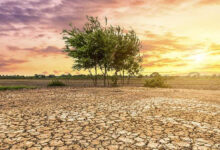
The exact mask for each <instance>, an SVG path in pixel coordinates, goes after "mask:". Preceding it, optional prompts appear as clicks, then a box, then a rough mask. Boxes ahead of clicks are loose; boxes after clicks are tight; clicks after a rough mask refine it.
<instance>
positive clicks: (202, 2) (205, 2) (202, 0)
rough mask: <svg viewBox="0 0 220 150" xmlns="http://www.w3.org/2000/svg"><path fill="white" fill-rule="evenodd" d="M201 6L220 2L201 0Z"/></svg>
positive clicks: (219, 2)
mask: <svg viewBox="0 0 220 150" xmlns="http://www.w3.org/2000/svg"><path fill="white" fill-rule="evenodd" d="M199 4H201V5H210V4H211V5H212V4H220V0H200V2H199Z"/></svg>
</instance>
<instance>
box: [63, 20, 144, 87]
mask: <svg viewBox="0 0 220 150" xmlns="http://www.w3.org/2000/svg"><path fill="white" fill-rule="evenodd" d="M87 19H88V22H87V23H86V24H85V25H84V26H83V28H82V29H79V28H76V27H73V26H72V25H70V26H71V29H69V30H64V31H63V39H64V41H65V44H66V48H65V50H64V51H65V52H66V53H67V54H68V55H69V56H70V57H72V58H73V60H74V65H73V69H76V70H85V71H88V72H89V74H90V77H91V79H92V80H93V83H94V85H95V86H96V85H97V80H98V76H99V75H100V74H101V76H102V77H103V84H104V86H107V82H108V79H109V77H110V76H111V80H112V82H113V84H114V85H117V84H118V79H119V77H121V80H122V83H123V84H124V82H125V77H127V79H128V80H129V79H130V77H131V76H134V75H137V74H138V73H139V72H140V70H141V65H140V63H141V61H142V58H141V56H140V48H141V42H140V40H139V39H138V37H137V35H136V33H135V32H134V31H133V30H128V31H125V30H124V29H123V28H122V27H120V26H111V25H110V26H109V25H108V23H107V22H108V21H107V18H106V19H105V25H104V26H103V25H102V24H101V23H100V21H99V20H98V18H97V17H87ZM108 83H109V82H108Z"/></svg>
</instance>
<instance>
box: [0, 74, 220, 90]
mask: <svg viewBox="0 0 220 150" xmlns="http://www.w3.org/2000/svg"><path fill="white" fill-rule="evenodd" d="M50 81H51V80H49V79H0V85H1V86H18V85H25V86H36V87H46V86H47V85H48V83H49V82H50ZM61 81H62V82H64V83H65V84H66V85H67V86H71V87H92V86H93V83H92V81H91V80H61ZM166 82H167V85H168V86H169V87H170V88H174V89H198V90H220V78H205V77H201V78H189V77H176V78H173V79H168V80H167V81H166ZM144 83H145V78H135V79H131V81H130V84H129V85H128V84H125V85H124V86H130V87H143V85H144ZM119 84H121V82H120V81H119ZM98 85H99V86H103V81H102V80H100V81H99V82H98Z"/></svg>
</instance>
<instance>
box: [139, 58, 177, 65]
mask: <svg viewBox="0 0 220 150" xmlns="http://www.w3.org/2000/svg"><path fill="white" fill-rule="evenodd" d="M180 61H181V60H180V59H176V58H162V59H158V60H153V61H150V60H148V61H145V62H144V64H143V65H142V66H143V67H165V66H173V65H174V66H175V65H178V64H175V63H178V62H180Z"/></svg>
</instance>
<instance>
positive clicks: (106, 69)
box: [104, 67, 107, 87]
mask: <svg viewBox="0 0 220 150" xmlns="http://www.w3.org/2000/svg"><path fill="white" fill-rule="evenodd" d="M106 74H107V68H106V67H105V72H104V87H106Z"/></svg>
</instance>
